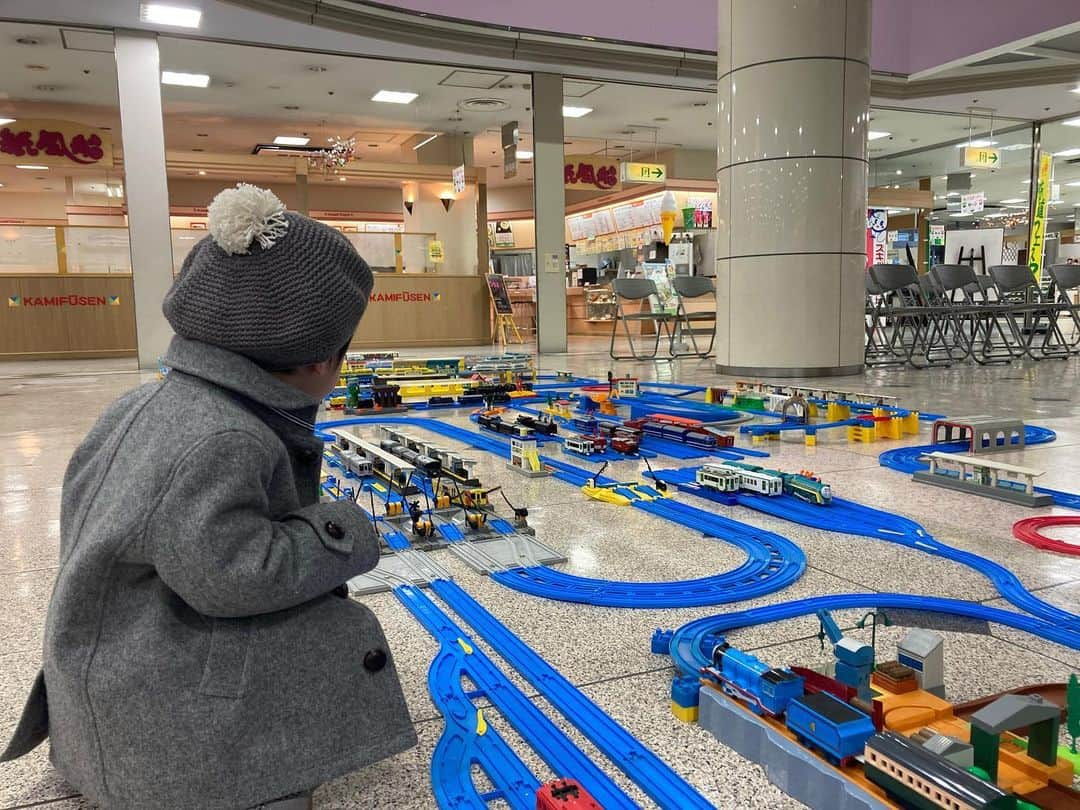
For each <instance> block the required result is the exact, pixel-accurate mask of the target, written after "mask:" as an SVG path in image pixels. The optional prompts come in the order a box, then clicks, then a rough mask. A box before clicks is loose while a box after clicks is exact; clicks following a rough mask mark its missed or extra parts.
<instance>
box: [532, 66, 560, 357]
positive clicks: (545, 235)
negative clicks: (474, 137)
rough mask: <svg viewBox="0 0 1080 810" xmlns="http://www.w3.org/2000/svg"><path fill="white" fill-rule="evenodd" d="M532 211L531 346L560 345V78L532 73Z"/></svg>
mask: <svg viewBox="0 0 1080 810" xmlns="http://www.w3.org/2000/svg"><path fill="white" fill-rule="evenodd" d="M532 98H533V104H532V114H533V211H534V213H535V216H536V345H537V351H539V352H540V353H541V354H544V353H558V352H565V351H566V260H565V258H564V257H565V255H566V191H565V188H564V186H565V181H564V180H563V115H562V107H563V79H562V76H559V75H556V74H553V73H534V74H533V82H532Z"/></svg>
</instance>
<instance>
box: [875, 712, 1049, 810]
mask: <svg viewBox="0 0 1080 810" xmlns="http://www.w3.org/2000/svg"><path fill="white" fill-rule="evenodd" d="M863 772H864V773H865V774H866V778H867V779H869V780H870V781H871V782H873V783H874V784H876V785H877V786H878V787H880V788H881V789H882V790H884V791H885V792H886V793H887V794H889V796H890V797H891V798H893V799H895V800H896V802H897V803H898V804H900V805H901V806H903V807H918V808H928V810H929V809H931V808H939V807H946V808H950V809H951V808H957V807H962V808H973V810H1016V809H1017V808H1019V807H1034V806H1035V805H1032V804H1029V803H1027V802H1020V801H1019V800H1018V799H1017V797H1016V796H1015V795H1013V794H1011V793H1006V792H1005V791H1004V790H1002V789H1001V788H1000V787H998V786H997V785H995V784H993V783H992V782H988V781H986V780H984V779H980V778H979V777H978V776H976V775H975V774H973V773H971V772H970V771H967V770H965V769H964V768H961V767H959V766H957V765H955V764H953V763H952V762H949V760H947V759H945V758H944V757H942V756H940V755H938V754H936V753H935V752H933V751H929V750H927V749H926V748H924V747H923V746H921V745H919V744H918V743H917V742H915V741H914V740H911V739H908V738H907V737H904V736H902V735H900V734H894V733H893V732H891V731H882V732H880V733H878V734H874V735H873V736H871V737H870V738H868V739H867V741H866V746H865V748H864V750H863ZM1062 806H1064V805H1062Z"/></svg>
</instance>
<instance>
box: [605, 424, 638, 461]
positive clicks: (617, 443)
mask: <svg viewBox="0 0 1080 810" xmlns="http://www.w3.org/2000/svg"><path fill="white" fill-rule="evenodd" d="M597 431H598V432H599V434H600V435H601V436H603V437H605V438H606V439H607V440H608V444H609V445H610V446H611V449H612V450H614V451H615V452H617V453H623V454H625V455H633V454H634V453H636V452H637V451H638V449H639V448H640V447H641V431H640V430H638V429H637V428H632V427H626V425H620V424H619V423H618V422H600V423H599V425H598V426H597Z"/></svg>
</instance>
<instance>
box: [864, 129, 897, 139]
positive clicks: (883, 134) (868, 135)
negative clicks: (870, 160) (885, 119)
mask: <svg viewBox="0 0 1080 810" xmlns="http://www.w3.org/2000/svg"><path fill="white" fill-rule="evenodd" d="M890 135H892V133H891V132H875V131H874V130H870V131H869V132H867V133H866V140H868V141H876V140H877V139H878V138H888V137H889V136H890Z"/></svg>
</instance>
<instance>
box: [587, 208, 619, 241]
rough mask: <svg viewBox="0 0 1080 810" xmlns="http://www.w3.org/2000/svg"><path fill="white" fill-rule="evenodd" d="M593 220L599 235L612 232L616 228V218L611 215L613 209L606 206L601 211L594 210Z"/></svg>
mask: <svg viewBox="0 0 1080 810" xmlns="http://www.w3.org/2000/svg"><path fill="white" fill-rule="evenodd" d="M592 220H593V227H594V228H595V230H596V233H597V235H600V234H605V233H612V232H614V230H615V220H614V218H613V217H612V216H611V211H609V210H608V209H606V208H604V209H602V210H600V211H594V212H593V215H592Z"/></svg>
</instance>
